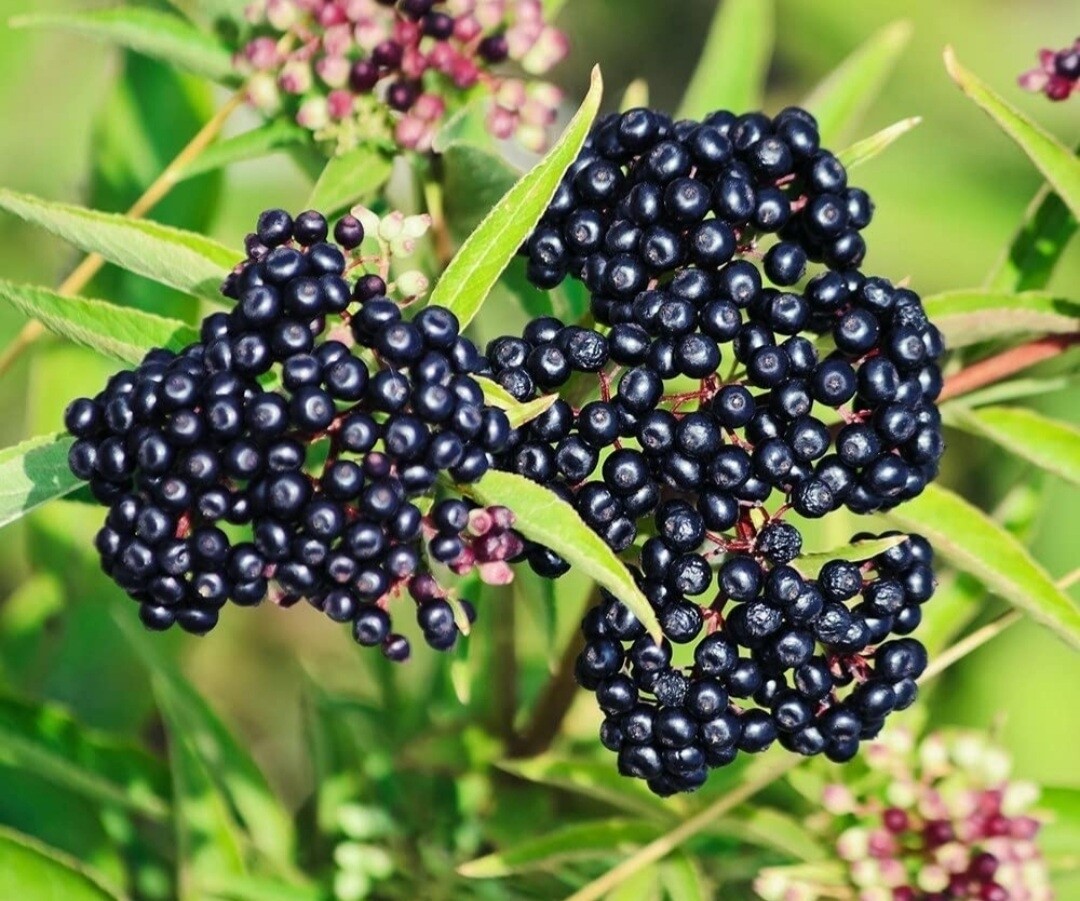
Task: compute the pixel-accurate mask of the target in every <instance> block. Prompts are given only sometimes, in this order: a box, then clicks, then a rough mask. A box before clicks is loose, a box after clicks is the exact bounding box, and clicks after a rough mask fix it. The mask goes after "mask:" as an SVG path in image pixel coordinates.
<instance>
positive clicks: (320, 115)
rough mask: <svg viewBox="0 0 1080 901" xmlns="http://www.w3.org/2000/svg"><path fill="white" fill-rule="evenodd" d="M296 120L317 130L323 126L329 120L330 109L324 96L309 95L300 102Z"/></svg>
mask: <svg viewBox="0 0 1080 901" xmlns="http://www.w3.org/2000/svg"><path fill="white" fill-rule="evenodd" d="M296 121H297V123H298V124H299V125H303V126H304V128H310V129H311V130H312V131H317V130H318V129H320V128H324V127H325V126H326V125H327V124H328V123H329V121H330V109H329V106H328V104H327V102H326V98H325V97H309V98H308V99H307V100H305V101H304V102H303V103H301V104H300V109H299V110H298V111H297V113H296Z"/></svg>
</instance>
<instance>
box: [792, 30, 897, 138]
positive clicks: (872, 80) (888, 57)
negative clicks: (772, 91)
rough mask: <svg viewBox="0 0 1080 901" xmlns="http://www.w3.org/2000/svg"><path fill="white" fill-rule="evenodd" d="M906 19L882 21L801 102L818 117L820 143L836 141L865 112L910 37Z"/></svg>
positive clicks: (848, 130)
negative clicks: (880, 27) (877, 29)
mask: <svg viewBox="0 0 1080 901" xmlns="http://www.w3.org/2000/svg"><path fill="white" fill-rule="evenodd" d="M911 33H912V27H911V23H910V22H905V21H899V22H893V23H891V24H890V25H886V26H885V27H884V28H882V29H881V30H880V31H878V32H877V33H876V34H874V35H872V36H871V37H870V38H869V39H868V40H867V41H866V42H865V43H864V44H863V45H862V46H861V47H859V48H858V49H857V50H856V51H855V52H854V53H852V54H851V56H849V57H848V58H847V59H845V60H844V61H843V62H842V63H841V64H840V65H839V66H838V67H837V68H836V69H834V70H833V71H832V72H831V73H830V74H829V75H827V76H826V77H825V79H824V80H823V81H822V82H821V83H820V84H819V85H818V86H817V87H816V88H814V90H813V91H812V92H811V93H810V95H809V96H808V97H807V98H806V99H805V100H804V101H803V103H802V105H803V106H804V107H805V108H806V109H808V110H809V111H810V112H811V113H813V114H814V116H815V118H816V119H817V121H818V131H819V132H820V134H821V143H822V144H824V145H826V146H828V145H831V144H834V143H836V141H838V140H840V139H841V138H843V137H844V136H845V135H846V134H848V133H849V132H850V130H851V129H852V127H854V125H856V124H857V123H858V121H859V119H861V118H862V116H863V114H864V113H866V111H867V110H868V109H870V107H871V106H873V103H874V100H875V99H876V98H877V95H878V93H879V92H880V91H881V88H882V85H884V84H885V82H886V80H887V79H888V76H889V73H890V72H891V71H892V70H893V67H894V66H895V65H896V63H897V60H899V59H900V54H901V53H902V52H903V50H904V48H905V47H906V46H907V44H908V41H910V40H911Z"/></svg>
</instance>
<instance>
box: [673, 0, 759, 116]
mask: <svg viewBox="0 0 1080 901" xmlns="http://www.w3.org/2000/svg"><path fill="white" fill-rule="evenodd" d="M775 15H776V13H775V8H774V4H773V0H720V2H719V3H718V6H717V10H716V14H715V15H714V16H713V20H712V25H710V26H709V33H708V35H707V36H706V38H705V47H704V49H703V50H702V51H701V56H700V57H699V58H698V64H697V68H696V69H695V70H694V74H693V75H692V76H691V78H690V84H689V86H688V87H687V89H686V93H685V94H684V95H683V99H682V103H681V104H680V105H679V112H678V115H677V117H676V118H679V119H700V118H701V117H702V116H705V115H707V114H708V113H711V112H713V111H714V110H718V109H729V110H733V111H735V112H738V113H741V112H745V111H746V110H751V109H758V108H760V107H761V99H762V95H763V93H764V90H765V76H766V74H767V72H768V68H769V58H770V57H771V55H772V47H773V19H774V17H775Z"/></svg>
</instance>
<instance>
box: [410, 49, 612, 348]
mask: <svg viewBox="0 0 1080 901" xmlns="http://www.w3.org/2000/svg"><path fill="white" fill-rule="evenodd" d="M602 94H603V80H602V79H601V77H600V69H599V68H594V69H593V73H592V82H591V85H590V87H589V92H588V94H586V96H585V100H584V101H583V102H582V104H581V107H580V108H579V109H578V111H577V113H575V114H574V118H573V119H571V120H570V124H569V125H567V127H566V131H564V132H563V134H562V136H561V137H560V138H559V140H558V141H557V142H556V144H555V146H554V147H552V148H551V150H550V151H549V152H548V154H547V156H545V157H544V158H543V159H542V160H541V161H540V162H539V163H537V165H536V166H534V167H533V168H532V169H531V170H530V171H529V172H527V173H526V174H525V175H524V176H523V177H522V178H521V180H520V181H518V182H517V184H515V185H514V186H513V187H512V188H511V189H510V190H509V191H507V192H506V194H505V195H504V196H503V198H502V200H500V201H499V202H498V203H497V204H496V205H495V208H494V209H492V210H491V212H490V213H489V214H488V215H487V216H486V217H485V218H484V220H483V221H482V222H481V223H480V224H479V225H478V226H477V227H476V229H475V231H473V233H472V234H471V235H469V237H468V238H467V239H466V241H465V243H464V244H463V245H462V246H461V249H460V250H458V252H457V254H455V256H454V258H453V260H451V261H450V265H449V266H447V267H446V270H445V271H444V272H443V274H442V276H441V277H440V279H439V281H438V283H437V284H436V285H435V288H434V290H433V291H432V292H431V303H432V304H438V305H441V306H444V307H448V308H449V309H450V310H452V311H453V312H454V313H455V314H456V315H457V317H458V319H459V320H460V321H461V325H462V327H464V326H466V325H468V323H469V322H471V321H472V318H473V317H474V316H475V315H476V314H477V312H479V310H480V307H481V306H482V305H483V303H484V301H485V300H486V299H487V296H488V293H489V292H490V291H491V288H492V286H493V285H494V284H495V282H496V281H497V280H498V278H499V276H500V275H502V272H503V270H504V269H506V267H507V266H508V265H509V264H510V261H511V260H512V259H513V258H514V255H515V254H516V253H517V252H518V248H520V247H521V244H522V242H524V240H525V239H526V238H527V237H528V235H529V233H530V232H531V231H532V230H533V227H534V226H535V225H536V223H537V222H539V221H540V217H541V216H543V215H544V211H545V210H546V209H547V205H548V203H550V201H551V198H552V196H554V194H555V191H556V189H557V188H558V187H559V182H560V181H561V180H562V176H563V173H564V172H565V171H566V170H567V168H569V166H570V164H571V163H572V162H573V161H574V159H575V158H576V157H577V155H578V151H580V150H581V146H582V144H584V143H585V138H586V136H587V135H588V133H589V128H590V127H591V126H592V122H593V119H595V118H596V112H597V110H598V109H599V107H600V98H601V95H602Z"/></svg>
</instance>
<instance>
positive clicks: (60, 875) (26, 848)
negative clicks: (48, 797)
mask: <svg viewBox="0 0 1080 901" xmlns="http://www.w3.org/2000/svg"><path fill="white" fill-rule="evenodd" d="M0 898H10V899H12V901H14V899H19V901H54V899H55V901H120V899H122V898H123V895H120V894H118V893H117V892H116V891H115V890H113V889H110V888H109V887H108V886H107V885H106V883H105V881H104V879H103V878H102V877H101V876H98V875H96V874H95V873H93V872H92V871H91V869H90V868H89V867H88V866H86V865H85V864H84V863H82V862H80V861H78V860H76V859H75V858H73V857H69V856H68V855H67V854H64V853H63V852H62V851H58V850H56V849H55V848H50V847H49V846H48V845H45V844H42V843H41V842H39V841H38V840H37V839H35V838H32V837H30V836H29V835H22V834H21V833H18V832H15V831H14V830H12V829H8V828H6V827H4V826H0Z"/></svg>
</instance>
